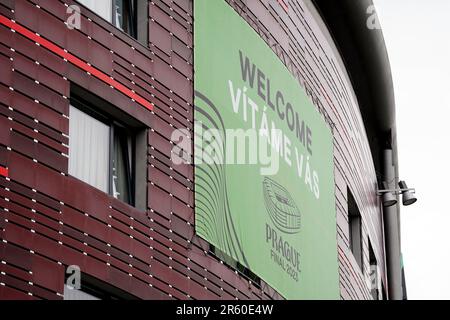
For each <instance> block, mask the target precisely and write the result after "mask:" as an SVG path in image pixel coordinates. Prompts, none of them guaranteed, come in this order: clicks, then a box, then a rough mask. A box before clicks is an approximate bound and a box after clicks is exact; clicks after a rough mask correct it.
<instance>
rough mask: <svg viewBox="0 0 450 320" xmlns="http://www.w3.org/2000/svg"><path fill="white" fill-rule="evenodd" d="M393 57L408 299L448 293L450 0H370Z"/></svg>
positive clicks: (449, 269) (390, 54)
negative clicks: (406, 200)
mask: <svg viewBox="0 0 450 320" xmlns="http://www.w3.org/2000/svg"><path fill="white" fill-rule="evenodd" d="M374 3H375V6H376V9H377V12H378V17H379V20H380V23H381V27H382V29H383V34H384V37H385V41H386V46H387V49H388V54H389V59H390V62H391V68H392V76H393V80H394V90H395V98H396V108H397V127H398V146H399V168H400V178H401V179H404V180H406V182H407V183H408V187H414V188H416V192H417V198H418V201H417V202H416V203H415V204H414V205H412V206H408V207H402V212H401V224H402V225H401V227H402V251H403V260H404V263H405V272H406V285H407V291H408V299H450V247H449V245H450V215H449V213H450V210H449V207H450V205H449V204H448V203H446V202H447V201H448V200H450V170H449V169H448V166H449V164H450V151H449V149H450V121H449V120H450V22H449V16H450V1H448V0H374Z"/></svg>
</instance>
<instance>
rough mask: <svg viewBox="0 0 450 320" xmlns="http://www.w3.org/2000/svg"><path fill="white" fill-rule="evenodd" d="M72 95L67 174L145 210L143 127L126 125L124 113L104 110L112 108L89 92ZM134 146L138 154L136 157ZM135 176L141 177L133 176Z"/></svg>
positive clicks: (144, 144) (145, 146)
mask: <svg viewBox="0 0 450 320" xmlns="http://www.w3.org/2000/svg"><path fill="white" fill-rule="evenodd" d="M71 95H72V97H71V104H70V114H69V119H70V120H69V174H70V175H72V176H74V177H76V178H78V179H80V180H82V181H84V182H86V183H88V184H90V185H92V186H94V187H95V188H97V189H99V190H101V191H103V192H106V193H109V194H110V195H111V196H113V197H114V198H116V199H119V200H121V201H123V202H125V203H127V204H129V205H132V206H136V207H137V208H139V209H141V210H145V208H146V176H147V175H146V164H145V159H146V158H145V154H146V150H147V149H146V148H147V140H146V133H145V129H143V128H142V127H139V126H138V127H136V125H135V126H131V125H129V124H128V122H130V121H131V120H129V121H127V115H124V114H120V113H119V112H118V111H116V112H115V114H116V115H115V116H113V115H112V114H111V113H106V112H105V110H106V111H110V112H112V110H114V108H113V107H112V106H110V105H109V104H107V103H106V102H104V101H100V100H101V99H99V98H96V99H89V95H88V94H83V95H76V94H74V93H71ZM80 97H83V98H80ZM86 97H87V99H86ZM90 100H91V101H90ZM92 101H94V102H92ZM94 106H95V108H94ZM128 117H129V116H128ZM137 148H139V149H140V150H139V152H138V154H139V157H136V153H137V151H136V149H137ZM136 170H139V174H137V173H136V172H137V171H136ZM142 172H144V174H142ZM137 176H140V177H139V178H137V179H136V177H137ZM137 180H138V181H137ZM136 189H138V191H136Z"/></svg>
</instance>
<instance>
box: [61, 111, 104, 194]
mask: <svg viewBox="0 0 450 320" xmlns="http://www.w3.org/2000/svg"><path fill="white" fill-rule="evenodd" d="M109 135H110V127H109V126H108V125H106V124H104V123H103V122H100V121H98V120H97V119H94V118H93V117H91V116H89V115H88V114H86V113H84V112H82V111H80V110H79V109H77V108H75V107H73V106H70V120H69V174H70V175H72V176H74V177H76V178H78V179H80V180H82V181H84V182H86V183H89V184H90V185H92V186H94V187H96V188H98V189H100V190H102V191H104V192H108V189H109V188H108V185H109V178H108V177H109V144H110V142H109Z"/></svg>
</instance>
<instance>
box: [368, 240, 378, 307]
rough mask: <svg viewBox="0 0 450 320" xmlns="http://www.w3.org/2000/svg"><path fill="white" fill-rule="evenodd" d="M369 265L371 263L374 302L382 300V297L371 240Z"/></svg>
mask: <svg viewBox="0 0 450 320" xmlns="http://www.w3.org/2000/svg"><path fill="white" fill-rule="evenodd" d="M369 263H370V280H371V286H372V287H371V288H370V292H371V293H372V297H373V299H374V300H380V298H381V295H380V288H379V284H380V280H379V274H378V263H377V258H376V257H375V252H374V251H373V247H372V243H371V242H370V239H369Z"/></svg>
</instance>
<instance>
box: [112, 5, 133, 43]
mask: <svg viewBox="0 0 450 320" xmlns="http://www.w3.org/2000/svg"><path fill="white" fill-rule="evenodd" d="M134 12H135V1H133V0H114V17H115V21H114V23H115V25H116V27H117V28H119V29H121V30H122V31H124V32H126V33H128V34H129V35H130V36H132V37H134V38H136V18H135V14H134Z"/></svg>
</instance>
